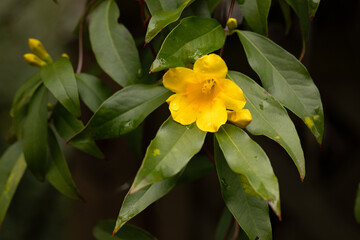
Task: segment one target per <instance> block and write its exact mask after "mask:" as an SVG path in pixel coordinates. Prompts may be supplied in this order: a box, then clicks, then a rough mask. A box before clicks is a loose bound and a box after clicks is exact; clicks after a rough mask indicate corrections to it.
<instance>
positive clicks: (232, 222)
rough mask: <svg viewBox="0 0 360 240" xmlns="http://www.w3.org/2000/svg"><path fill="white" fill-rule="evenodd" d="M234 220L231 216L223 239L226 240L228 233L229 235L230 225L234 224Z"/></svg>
mask: <svg viewBox="0 0 360 240" xmlns="http://www.w3.org/2000/svg"><path fill="white" fill-rule="evenodd" d="M234 222H235V219H234V218H231V222H230V224H229V227H228V229H227V231H226V234H225V236H224V238H223V240H227V239H228V238H229V235H230V233H231V229H232V227H233V225H234Z"/></svg>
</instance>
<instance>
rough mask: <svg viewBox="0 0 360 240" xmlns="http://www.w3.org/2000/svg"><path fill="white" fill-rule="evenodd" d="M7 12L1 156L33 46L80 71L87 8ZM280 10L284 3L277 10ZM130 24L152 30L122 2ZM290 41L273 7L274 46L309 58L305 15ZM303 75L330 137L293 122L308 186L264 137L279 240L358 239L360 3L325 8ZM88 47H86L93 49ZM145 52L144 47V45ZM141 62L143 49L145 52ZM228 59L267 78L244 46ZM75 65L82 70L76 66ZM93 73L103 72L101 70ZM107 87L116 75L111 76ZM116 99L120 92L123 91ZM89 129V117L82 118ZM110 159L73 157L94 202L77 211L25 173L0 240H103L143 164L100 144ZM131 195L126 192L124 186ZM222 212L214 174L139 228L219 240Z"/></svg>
mask: <svg viewBox="0 0 360 240" xmlns="http://www.w3.org/2000/svg"><path fill="white" fill-rule="evenodd" d="M58 2H59V4H58V5H56V4H55V3H54V2H52V1H51V0H33V1H28V0H16V1H15V0H2V1H0V53H1V55H0V96H1V98H0V99H1V100H0V120H1V124H0V150H1V152H3V151H4V150H5V149H6V147H7V146H8V145H7V143H6V142H5V138H6V135H7V131H8V129H9V128H10V124H11V118H10V116H9V114H8V113H9V110H10V106H11V101H12V97H13V96H14V93H15V91H16V89H17V88H18V87H19V86H20V84H21V83H22V82H24V81H25V79H27V78H28V77H29V76H30V75H31V74H33V73H34V72H36V71H37V69H34V68H31V67H29V66H27V65H26V63H25V62H24V61H23V57H22V56H23V54H24V53H26V52H29V50H28V46H27V39H28V38H29V37H34V38H38V39H40V40H41V41H42V42H43V43H44V45H45V46H46V48H47V49H48V51H49V52H50V54H51V55H52V56H54V58H56V57H58V56H60V54H61V53H62V52H67V53H68V54H69V55H70V57H71V60H72V62H73V63H74V64H76V61H77V37H76V36H75V34H74V33H73V30H74V28H75V26H76V24H77V22H78V20H79V18H80V16H81V13H82V11H83V7H84V4H85V1H83V0H79V1H71V0H58ZM274 2H276V1H274ZM119 6H120V11H121V17H120V21H121V22H123V23H124V24H125V25H126V26H127V27H128V28H129V30H130V31H131V32H132V33H133V36H134V38H135V39H138V38H141V37H142V36H143V35H144V31H143V29H142V26H141V22H140V18H139V12H140V10H139V7H138V3H137V2H136V1H135V0H128V1H120V2H119ZM293 20H294V21H293V27H292V30H291V31H290V33H289V34H288V35H287V36H285V34H284V32H285V26H284V22H283V19H282V15H281V12H280V10H279V8H278V6H277V5H276V4H273V6H272V8H271V10H270V16H269V37H270V38H271V39H273V40H274V41H275V42H277V43H278V44H280V45H281V46H283V47H284V48H285V49H287V50H288V51H290V52H292V53H293V54H294V55H295V56H299V54H300V50H301V49H300V47H301V36H300V33H299V30H298V29H299V26H298V23H297V20H296V16H293ZM307 44H308V51H307V53H306V55H305V59H304V64H305V65H306V66H307V68H308V70H309V72H310V74H311V76H312V77H313V79H314V82H315V83H316V85H317V86H318V88H319V90H320V93H321V97H322V100H323V105H324V112H325V135H324V141H323V144H322V146H321V147H320V146H319V145H318V144H317V143H316V141H315V139H314V137H313V136H312V135H311V133H310V131H309V130H307V128H306V127H305V125H304V124H303V123H302V122H301V121H300V120H299V119H297V118H296V117H295V116H293V115H291V116H292V118H293V120H294V122H295V124H296V127H297V130H298V133H299V135H300V139H301V143H302V146H303V149H304V153H305V159H306V169H307V176H306V178H305V181H304V182H303V183H301V182H300V179H299V177H298V173H297V170H296V168H295V166H294V164H293V163H292V161H291V159H290V157H289V156H288V155H287V154H286V152H285V151H284V150H283V149H282V148H281V147H280V146H278V145H277V144H276V143H274V142H272V141H270V140H268V139H266V138H264V137H256V140H257V141H259V142H260V144H261V145H262V146H263V148H264V150H265V151H266V153H267V154H268V155H269V158H270V160H271V162H272V165H273V167H274V171H275V173H276V175H277V176H278V179H279V184H280V195H281V201H282V204H281V207H282V213H283V220H282V221H281V222H279V221H278V220H277V219H276V217H275V216H274V214H272V213H271V219H272V225H273V232H274V239H284V240H285V239H294V240H297V239H309V240H311V239H360V226H359V225H358V224H356V223H355V220H354V217H353V207H354V200H355V194H356V189H357V185H358V183H359V182H360V159H359V156H360V140H359V137H360V136H359V135H360V124H359V120H360V116H359V115H360V107H359V104H360V94H359V93H358V92H359V82H360V81H359V80H360V79H359V69H360V56H359V55H360V4H359V1H357V0H342V1H338V0H323V1H321V4H320V6H319V9H318V13H317V15H316V17H315V19H314V20H313V21H312V24H311V28H310V34H309V39H308V43H307ZM85 45H86V46H87V47H88V43H86V42H85ZM140 45H141V44H140ZM140 51H141V52H142V51H143V50H142V49H140ZM85 57H86V59H85V63H86V65H85V67H84V70H85V71H86V70H89V69H91V70H92V71H95V72H96V67H95V68H94V67H93V65H94V57H93V56H92V54H91V53H90V52H89V51H88V52H86V53H85ZM224 59H225V61H226V62H227V64H228V66H229V69H232V70H239V71H241V72H244V73H245V74H248V75H249V76H251V77H252V78H254V79H257V76H256V74H255V73H254V72H253V71H252V70H251V69H250V68H249V66H248V64H247V61H246V59H245V54H244V51H243V50H242V47H241V45H240V42H239V40H238V39H237V38H236V37H235V36H231V37H229V38H228V40H227V45H226V48H225V52H224ZM74 66H75V65H74ZM94 69H95V70H94ZM101 76H102V77H103V78H104V79H105V81H106V83H107V84H108V85H109V86H113V87H114V84H112V83H111V81H109V80H108V79H107V77H106V76H104V75H101ZM114 90H115V89H114ZM84 112H85V117H84V119H86V118H87V117H88V116H90V113H89V111H88V110H87V109H85V108H84ZM168 115H169V113H168V111H167V109H166V106H163V107H162V108H160V109H158V110H157V111H155V112H154V113H153V114H151V115H150V117H149V118H148V119H147V120H146V121H145V123H144V125H143V127H144V129H145V132H146V135H147V136H148V137H147V138H145V139H144V140H143V146H144V147H143V149H142V151H144V149H145V147H146V146H147V144H148V143H149V141H150V140H151V138H153V137H154V136H155V133H156V130H157V128H158V127H159V125H160V123H161V121H162V120H164V119H165V118H167V116H168ZM99 143H100V145H101V148H102V150H103V151H104V153H105V154H106V156H107V161H101V160H98V159H94V158H91V157H89V156H87V155H84V154H82V153H81V152H79V151H77V150H72V149H70V148H67V146H65V149H66V150H67V151H66V155H67V156H68V161H69V164H70V169H71V172H72V174H73V177H74V180H75V182H76V183H77V185H78V187H79V189H80V191H81V192H82V194H83V195H84V197H85V198H86V200H87V202H86V203H85V204H84V203H81V202H76V201H72V200H68V199H66V198H65V197H63V196H62V195H60V194H59V193H57V192H56V190H54V189H53V188H52V187H51V186H50V185H49V184H48V183H38V182H37V181H36V180H35V178H34V177H33V176H32V175H31V174H30V173H29V172H27V173H26V174H25V176H24V178H23V180H22V181H21V183H20V185H19V188H18V191H17V192H16V194H15V196H14V199H13V202H12V204H11V206H10V208H9V211H8V215H7V217H6V219H5V221H4V224H3V227H2V229H1V231H0V239H4V240H20V239H39V240H42V239H54V240H56V239H69V240H72V239H74V240H75V239H85V240H87V239H93V238H92V233H91V232H92V228H93V227H94V226H95V224H96V223H97V222H98V221H99V220H100V219H108V218H116V217H117V214H118V211H119V209H120V206H121V202H122V199H123V197H124V195H125V193H126V190H124V187H126V183H129V182H131V181H132V178H133V177H134V176H135V173H136V171H137V169H138V167H139V166H140V163H141V154H139V152H135V153H134V152H133V151H132V150H131V148H130V145H129V142H128V137H123V138H120V139H116V140H112V141H101V142H99ZM124 184H125V185H124ZM223 207H224V205H223V202H222V200H221V195H220V188H219V183H218V180H217V176H216V174H215V173H214V172H213V173H210V174H208V175H206V176H205V177H203V178H201V179H199V180H196V181H194V182H192V183H188V184H185V185H181V186H179V187H177V188H176V189H174V190H173V191H172V192H171V193H170V194H168V195H167V196H166V197H164V198H163V199H161V200H160V201H159V202H157V203H155V204H153V205H152V206H151V207H149V208H148V209H147V210H145V211H144V212H143V213H142V214H141V215H139V216H137V217H136V218H135V219H134V221H132V223H134V224H136V225H139V226H141V227H143V228H145V229H147V230H148V231H150V232H151V233H152V234H154V235H155V236H157V237H158V238H159V239H161V240H168V239H172V240H177V239H179V240H180V239H181V240H183V239H213V236H214V233H215V228H216V225H217V221H218V219H219V217H220V214H221V211H222V209H223Z"/></svg>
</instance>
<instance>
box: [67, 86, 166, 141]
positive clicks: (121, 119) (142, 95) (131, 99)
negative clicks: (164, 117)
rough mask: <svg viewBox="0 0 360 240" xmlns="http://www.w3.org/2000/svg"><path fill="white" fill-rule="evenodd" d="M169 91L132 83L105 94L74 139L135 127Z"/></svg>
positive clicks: (104, 135)
mask: <svg viewBox="0 0 360 240" xmlns="http://www.w3.org/2000/svg"><path fill="white" fill-rule="evenodd" d="M170 95H171V93H170V91H169V90H167V89H166V88H164V87H162V86H157V85H132V86H128V87H125V88H123V89H121V90H120V91H118V92H116V93H115V94H114V95H112V96H111V97H110V98H108V99H107V100H106V101H105V102H104V103H103V104H102V105H101V106H100V107H99V109H98V110H97V111H96V112H95V114H94V116H93V117H92V118H91V119H90V121H89V122H88V124H87V125H86V126H85V129H84V130H83V131H81V132H80V133H79V134H78V135H77V136H75V138H74V139H72V140H71V141H74V140H79V139H82V138H84V137H91V138H93V139H107V138H116V137H119V136H121V135H123V134H125V133H128V132H130V131H132V130H134V129H135V128H137V127H138V126H139V125H140V123H141V122H142V121H143V120H144V119H145V118H146V117H147V116H148V115H149V114H150V113H151V112H152V111H154V110H155V109H156V108H158V107H159V106H160V105H161V104H163V103H164V102H165V100H166V99H167V98H168V97H169V96H170Z"/></svg>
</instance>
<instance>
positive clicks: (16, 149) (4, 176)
mask: <svg viewBox="0 0 360 240" xmlns="http://www.w3.org/2000/svg"><path fill="white" fill-rule="evenodd" d="M25 169H26V162H25V159H24V155H23V154H22V149H21V142H17V143H15V144H13V145H12V146H10V147H9V148H8V149H7V150H6V152H5V153H4V154H3V155H2V156H1V158H0V227H1V225H2V222H3V220H4V218H5V215H6V211H7V209H8V207H9V205H10V203H11V200H12V198H13V196H14V193H15V191H16V188H17V186H18V184H19V182H20V180H21V178H22V176H23V174H24V172H25Z"/></svg>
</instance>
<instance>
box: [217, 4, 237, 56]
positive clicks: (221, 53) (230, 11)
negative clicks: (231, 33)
mask: <svg viewBox="0 0 360 240" xmlns="http://www.w3.org/2000/svg"><path fill="white" fill-rule="evenodd" d="M234 6H235V0H232V1H231V5H230V9H229V13H228V17H227V20H226V22H227V21H228V20H229V18H231V16H232V12H233V10H234ZM224 30H225V42H224V45H223V46H222V48H221V49H220V53H219V55H220V57H222V55H223V53H224V48H225V43H226V38H227V35H228V27H227V26H226V25H225V28H224Z"/></svg>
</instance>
